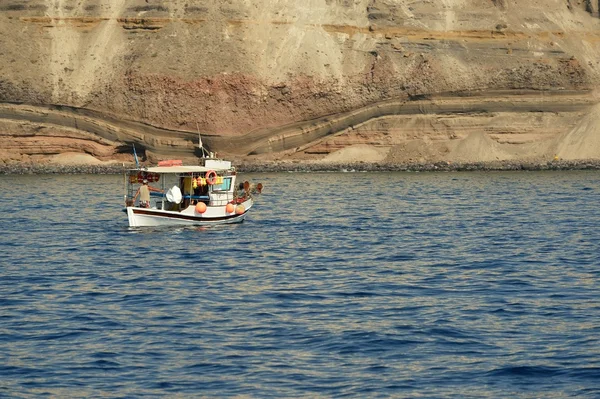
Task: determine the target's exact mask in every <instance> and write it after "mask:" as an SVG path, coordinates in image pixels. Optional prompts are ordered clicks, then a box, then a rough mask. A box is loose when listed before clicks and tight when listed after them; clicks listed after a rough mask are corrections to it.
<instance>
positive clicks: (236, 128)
mask: <svg viewBox="0 0 600 399" xmlns="http://www.w3.org/2000/svg"><path fill="white" fill-rule="evenodd" d="M599 32H600V19H599V18H598V9H597V5H593V4H591V3H590V2H573V1H570V2H565V1H563V0H543V1H538V2H531V1H529V0H511V1H500V0H498V1H489V0H444V1H442V2H415V1H412V0H377V1H376V0H356V1H343V2H342V1H338V2H334V1H321V0H318V1H317V0H310V1H308V2H280V1H275V0H257V1H253V2H250V3H247V2H229V3H223V2H221V1H213V0H210V1H200V0H185V1H184V0H173V1H163V0H153V1H150V2H146V1H142V0H125V1H120V0H119V1H117V0H83V1H78V2H75V1H71V0H69V1H61V2H56V1H48V0H31V1H27V2H24V1H22V0H6V1H4V2H3V3H2V4H1V5H0V33H1V34H0V52H1V54H0V55H1V57H0V145H1V148H3V150H4V152H0V160H5V161H10V162H20V161H25V160H28V159H30V158H31V159H35V160H37V161H42V160H43V159H50V158H52V157H54V156H56V155H59V154H62V153H77V152H78V153H80V154H89V155H90V156H92V157H94V158H96V159H98V160H100V161H107V160H109V159H115V160H121V161H122V160H129V161H130V160H131V159H132V157H131V153H132V151H131V147H132V144H135V145H136V148H137V149H138V154H139V155H140V157H141V158H142V159H143V160H145V161H155V160H157V159H161V158H172V157H178V158H184V157H185V158H189V159H193V158H194V157H195V156H197V155H198V154H199V152H198V150H197V142H198V139H197V138H198V133H199V132H200V133H201V134H202V137H203V141H204V144H205V145H206V147H207V148H209V149H210V150H211V151H213V152H217V153H219V154H222V155H224V156H225V155H226V156H231V157H234V158H237V159H240V160H242V161H243V160H244V159H248V160H255V161H261V160H296V161H312V160H318V159H324V160H327V159H330V160H331V159H338V158H339V159H343V158H347V159H354V158H356V157H357V154H356V151H355V150H356V148H361V149H362V150H361V151H360V154H358V155H360V156H362V157H363V161H364V162H374V161H375V160H380V159H381V157H384V159H385V160H387V161H389V162H403V161H405V160H415V161H418V162H430V161H435V160H448V161H457V162H458V161H461V160H471V161H487V160H502V159H504V160H515V159H516V160H519V159H523V160H525V159H532V158H536V159H545V158H548V157H553V156H554V155H555V153H557V154H559V155H560V156H564V157H565V159H566V158H569V159H580V158H597V157H599V154H598V153H597V151H596V150H595V148H598V146H597V145H596V141H595V140H597V133H594V132H595V131H596V128H595V123H594V121H595V119H594V118H595V116H594V115H595V113H596V112H597V111H595V109H596V108H595V105H596V104H597V103H598V100H597V98H596V96H595V95H594V92H595V91H596V90H597V89H598V83H597V82H598V81H599V78H600V55H599V54H600V40H599V39H600V33H599ZM382 148H388V149H389V151H387V152H386V153H385V155H384V154H383V153H382V152H381V151H380V150H381V149H382ZM67 158H68V157H67ZM55 159H63V158H60V157H55ZM82 159H89V160H90V161H92V159H91V158H82Z"/></svg>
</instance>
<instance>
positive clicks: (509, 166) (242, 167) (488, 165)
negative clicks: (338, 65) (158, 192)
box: [0, 159, 600, 175]
mask: <svg viewBox="0 0 600 399" xmlns="http://www.w3.org/2000/svg"><path fill="white" fill-rule="evenodd" d="M134 167H135V165H133V164H114V163H113V164H104V165H102V164H100V165H99V164H95V165H86V164H78V165H67V164H65V165H61V164H35V163H14V164H3V165H0V175H26V174H29V175H34V174H40V175H44V174H62V175H71V174H102V175H109V174H121V173H123V172H124V171H125V170H128V169H132V168H134ZM236 169H237V170H238V172H241V173H259V172H269V173H276V172H465V171H466V172H469V171H471V172H473V171H490V172H491V171H561V170H563V171H564V170H600V160H598V159H588V160H569V161H565V160H557V161H547V162H516V161H497V162H464V163H456V162H454V163H451V162H435V163H431V162H429V163H427V162H426V163H397V164H391V163H383V162H340V163H306V162H280V161H273V162H240V163H238V164H237V165H236Z"/></svg>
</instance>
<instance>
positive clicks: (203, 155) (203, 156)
mask: <svg viewBox="0 0 600 399" xmlns="http://www.w3.org/2000/svg"><path fill="white" fill-rule="evenodd" d="M196 130H197V131H198V148H199V149H200V150H201V151H202V158H206V154H207V151H206V150H205V149H204V146H203V145H202V136H200V128H199V127H198V121H196Z"/></svg>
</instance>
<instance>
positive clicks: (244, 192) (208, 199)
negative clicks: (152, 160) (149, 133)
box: [124, 156, 262, 227]
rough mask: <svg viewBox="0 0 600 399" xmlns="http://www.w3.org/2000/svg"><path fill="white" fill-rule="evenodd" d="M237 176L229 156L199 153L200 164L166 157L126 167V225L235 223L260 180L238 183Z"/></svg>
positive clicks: (258, 189) (256, 191)
mask: <svg viewBox="0 0 600 399" xmlns="http://www.w3.org/2000/svg"><path fill="white" fill-rule="evenodd" d="M136 159H137V156H136ZM237 177H238V175H237V172H236V170H235V167H233V166H232V164H231V162H230V161H226V160H222V159H216V158H213V157H207V158H201V159H200V164H199V165H183V162H182V161H180V160H168V161H161V162H159V163H158V166H154V167H139V166H138V167H136V168H135V169H130V170H128V171H126V172H125V195H124V196H125V209H124V210H125V212H126V213H127V218H128V219H129V226H131V227H140V226H179V225H200V226H204V225H218V224H227V223H240V222H242V221H244V219H245V218H246V215H247V214H248V211H249V210H250V209H251V208H252V206H253V205H254V198H255V196H256V195H258V194H260V192H261V190H262V184H260V183H259V184H257V185H251V184H250V183H249V182H248V181H245V182H243V183H239V184H238V183H237V182H236V181H237ZM143 186H146V188H143ZM144 193H145V195H143V194H144ZM140 194H141V195H140ZM148 194H149V195H148ZM144 197H145V199H147V200H149V201H145V200H144Z"/></svg>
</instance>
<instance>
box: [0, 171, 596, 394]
mask: <svg viewBox="0 0 600 399" xmlns="http://www.w3.org/2000/svg"><path fill="white" fill-rule="evenodd" d="M245 177H246V178H247V179H249V180H251V181H253V182H262V183H263V185H264V186H265V189H264V191H263V195H262V196H261V197H259V199H258V201H257V203H256V205H255V207H254V208H253V209H252V210H251V211H250V213H249V215H248V218H247V219H246V221H245V222H244V223H242V224H238V225H230V226H221V227H212V228H199V227H186V228H129V227H128V226H127V218H126V215H125V214H124V213H123V212H122V204H123V176H119V175H24V176H17V175H5V176H0V192H1V194H0V225H1V238H0V397H1V398H41V397H49V398H100V397H102V398H153V397H157V398H158V397H161V398H162V397H169V398H226V397H236V398H341V397H349V398H566V397H580V398H598V397H600V229H599V227H600V172H598V171H571V172H566V171H562V172H447V173H434V172H429V173H408V172H404V173H359V172H357V173H342V172H336V173H264V174H258V173H257V174H249V175H245Z"/></svg>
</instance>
